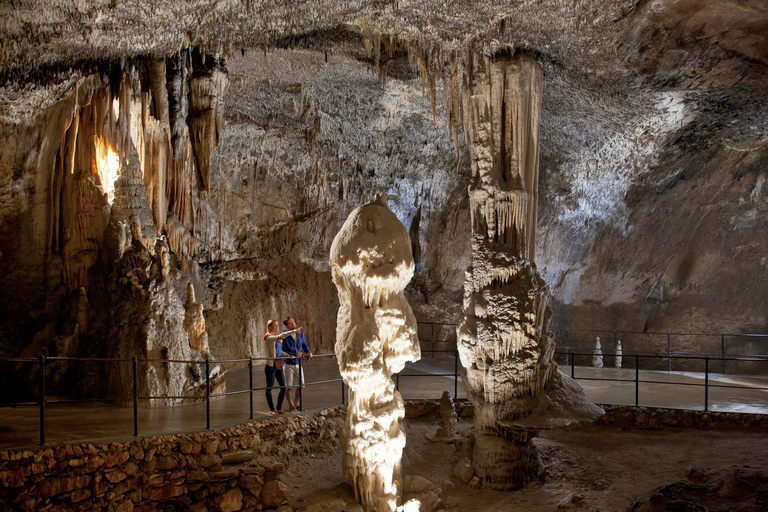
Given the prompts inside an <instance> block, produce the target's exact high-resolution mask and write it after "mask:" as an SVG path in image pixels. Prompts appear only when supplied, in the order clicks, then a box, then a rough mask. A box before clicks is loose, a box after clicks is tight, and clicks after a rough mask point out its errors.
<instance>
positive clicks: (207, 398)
mask: <svg viewBox="0 0 768 512" xmlns="http://www.w3.org/2000/svg"><path fill="white" fill-rule="evenodd" d="M313 357H316V358H324V357H336V356H335V354H321V355H316V356H313ZM272 359H273V358H264V357H251V358H248V359H224V360H216V361H214V360H208V359H206V360H203V361H199V360H197V361H195V360H182V359H147V358H137V357H134V358H132V359H109V358H75V357H45V356H40V357H39V358H37V359H28V358H0V361H4V362H8V363H33V364H37V365H38V368H37V369H38V372H37V373H38V382H37V395H38V399H37V401H34V402H11V403H3V404H0V408H7V407H22V406H34V407H37V408H38V409H39V439H40V444H41V445H44V444H45V431H46V428H45V427H46V406H48V405H54V404H86V403H118V404H125V403H132V406H133V435H134V436H138V435H139V403H140V402H141V401H151V400H178V401H182V400H183V401H187V402H203V401H204V402H205V428H206V429H210V428H211V400H213V399H216V398H223V397H227V396H234V395H241V394H245V393H248V394H249V404H250V415H249V419H251V420H252V419H253V418H254V408H253V404H254V400H253V393H254V392H255V391H266V390H267V389H275V388H277V389H279V386H273V387H270V388H267V387H260V388H256V387H254V384H253V366H254V362H259V361H266V360H272ZM283 359H287V358H283ZM301 361H302V358H299V359H298V366H299V384H298V385H294V386H285V387H286V389H287V390H291V389H295V388H298V390H299V408H298V410H299V411H303V398H304V387H305V386H312V385H320V384H328V383H332V382H339V383H340V385H341V395H340V396H341V400H340V403H341V404H343V403H344V402H345V389H344V388H345V386H344V383H343V381H342V379H341V378H338V379H330V380H322V381H313V382H304V380H303V372H302V371H301V365H302V363H301ZM56 362H70V363H71V362H85V363H101V364H105V363H118V364H128V363H130V364H131V375H132V381H133V385H132V394H131V396H120V397H111V398H110V397H99V398H80V399H78V398H67V399H62V398H57V397H55V395H54V396H52V395H50V394H49V393H48V390H47V388H46V370H48V369H50V365H51V364H53V363H56ZM139 363H150V364H151V363H156V364H163V365H168V364H176V363H179V364H195V365H200V366H203V367H204V368H205V382H204V396H201V397H198V396H189V395H182V396H174V395H161V396H153V395H140V394H139V378H138V377H139ZM227 363H247V367H248V381H249V385H248V389H245V390H237V391H229V392H222V393H212V392H211V390H212V380H213V378H212V377H214V376H213V375H212V373H211V365H217V364H227Z"/></svg>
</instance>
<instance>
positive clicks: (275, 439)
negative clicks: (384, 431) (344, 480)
mask: <svg viewBox="0 0 768 512" xmlns="http://www.w3.org/2000/svg"><path fill="white" fill-rule="evenodd" d="M344 414H345V408H344V407H340V408H334V409H325V410H323V411H321V412H319V413H317V414H315V415H314V416H292V417H281V418H275V419H269V420H266V421H261V422H249V423H245V424H242V425H238V426H236V427H232V428H229V429H225V430H221V431H218V432H197V433H193V434H179V435H163V436H155V437H146V438H138V439H135V440H131V441H128V442H124V443H120V442H113V443H111V444H108V445H106V444H105V445H94V444H81V445H66V446H60V447H40V448H38V449H36V450H25V451H4V452H0V508H1V509H3V510H40V511H70V510H75V511H77V510H110V511H154V510H163V509H168V510H192V511H208V510H215V511H233V510H264V509H277V508H279V507H280V506H281V505H283V504H285V503H287V500H288V491H287V488H286V486H285V485H284V484H283V483H282V482H281V480H280V476H281V473H282V471H283V469H284V464H283V461H286V460H287V459H288V457H289V456H291V455H294V454H300V453H305V452H308V451H309V450H310V449H311V450H312V452H313V453H317V452H318V451H324V450H331V449H335V448H337V447H338V438H337V432H338V431H339V430H340V428H341V424H342V421H343V418H344Z"/></svg>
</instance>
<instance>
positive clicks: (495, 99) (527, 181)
mask: <svg viewBox="0 0 768 512" xmlns="http://www.w3.org/2000/svg"><path fill="white" fill-rule="evenodd" d="M479 63H480V67H479V68H478V69H476V70H475V73H474V81H473V83H472V84H471V87H469V88H468V89H466V90H465V94H464V97H463V109H464V112H463V114H464V119H465V127H466V128H465V134H466V137H467V142H468V144H469V147H470V152H471V163H472V182H471V185H470V188H469V197H470V212H471V222H472V266H471V267H470V268H469V269H468V270H467V272H466V280H465V290H464V314H465V317H464V320H463V322H462V323H461V324H460V325H459V328H458V350H459V355H460V357H461V362H462V365H463V366H464V368H465V369H466V378H465V379H464V386H465V388H466V390H467V394H468V396H469V397H470V398H471V399H472V401H473V402H474V403H475V434H476V438H475V446H474V453H473V459H474V460H473V463H474V466H475V471H476V473H477V475H478V476H479V477H480V478H481V479H482V480H483V482H484V484H485V485H487V486H489V487H491V488H494V489H497V490H509V489H515V488H519V487H521V486H522V485H524V484H525V483H526V482H527V481H528V480H530V479H531V478H534V477H536V476H537V475H538V474H540V472H541V469H542V463H541V460H540V459H539V457H538V454H537V452H536V449H535V447H534V446H533V444H532V443H531V439H532V438H533V437H534V436H535V435H536V433H537V432H538V429H539V428H541V427H543V426H551V421H550V418H548V416H550V415H552V416H563V415H565V416H571V417H574V416H586V417H594V416H596V415H597V414H599V413H600V409H599V408H597V407H594V406H591V404H588V403H587V402H586V399H585V398H584V397H583V393H582V395H581V396H580V397H577V391H578V388H577V386H573V385H571V384H570V383H567V382H565V381H564V380H563V379H564V377H563V376H562V375H561V374H559V373H557V372H556V371H555V370H556V368H557V365H556V363H555V362H554V361H553V360H552V357H553V355H554V349H555V345H554V342H553V340H552V335H551V333H549V332H548V330H547V327H548V324H549V320H550V317H551V311H550V309H549V308H548V307H547V300H548V296H549V292H548V289H547V286H546V284H545V283H544V281H543V280H542V279H541V277H540V276H539V274H538V272H537V271H536V267H535V263H534V257H535V239H536V233H535V229H536V207H537V199H538V198H537V194H538V171H539V168H538V153H539V112H540V105H541V92H542V72H541V69H540V67H539V65H538V63H537V62H536V60H535V59H534V58H533V57H531V56H529V55H525V54H517V55H513V56H499V57H491V58H487V59H482V60H480V61H479ZM550 391H551V393H549V392H550ZM547 393H549V395H551V397H554V399H555V401H556V402H560V403H558V404H557V405H556V406H555V407H554V409H555V410H552V409H553V408H552V407H550V406H552V405H553V404H552V403H551V402H549V403H548V402H547V400H541V398H543V397H544V395H545V394H547ZM563 399H564V400H565V402H566V403H567V402H570V401H572V402H573V403H572V404H569V405H578V404H580V403H581V404H584V407H581V408H579V407H572V408H571V409H572V410H571V411H569V413H567V414H564V413H565V410H564V409H565V408H568V406H567V405H566V406H565V407H564V406H563V404H562V402H563ZM587 404H588V405H587ZM589 406H591V408H590V407H589ZM535 409H538V412H539V413H542V412H543V410H545V409H550V410H549V411H548V412H547V413H544V414H534V410H535ZM576 409H582V410H580V411H577V410H576ZM574 412H575V413H576V414H571V413H574Z"/></svg>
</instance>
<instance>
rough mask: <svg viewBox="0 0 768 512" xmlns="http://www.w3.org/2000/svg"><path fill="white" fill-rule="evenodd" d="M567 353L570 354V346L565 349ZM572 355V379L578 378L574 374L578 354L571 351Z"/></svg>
mask: <svg viewBox="0 0 768 512" xmlns="http://www.w3.org/2000/svg"><path fill="white" fill-rule="evenodd" d="M565 333H566V334H568V331H565ZM565 354H566V356H567V355H568V348H567V347H566V349H565ZM570 355H571V378H572V379H576V377H575V376H574V369H575V367H576V354H575V353H573V352H571V354H570Z"/></svg>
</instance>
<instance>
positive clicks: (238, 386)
mask: <svg viewBox="0 0 768 512" xmlns="http://www.w3.org/2000/svg"><path fill="white" fill-rule="evenodd" d="M455 364H456V363H455V359H454V357H453V356H452V355H451V354H449V353H442V354H437V355H435V357H431V356H430V355H429V354H425V355H424V356H423V359H422V360H421V361H419V362H417V363H409V364H408V365H407V366H406V369H405V370H404V371H403V372H402V375H401V376H400V377H399V378H396V379H395V381H396V383H397V386H398V388H399V390H400V392H401V393H402V394H403V397H404V398H406V399H409V398H440V396H441V394H442V393H443V391H444V390H448V391H450V392H451V394H452V395H453V394H454V390H455V389H456V390H457V391H458V397H459V398H464V397H466V394H465V392H464V388H463V385H462V383H461V377H459V378H458V380H456V379H454V370H455V368H456V366H455ZM560 370H561V371H563V373H565V374H567V375H570V374H571V367H566V366H561V367H560ZM304 371H305V375H306V377H307V381H308V385H307V386H306V388H305V390H304V403H305V405H306V407H307V408H308V409H309V410H313V411H314V410H319V409H322V408H325V407H331V406H336V405H339V404H340V403H341V402H342V386H341V383H340V382H330V383H324V384H316V385H313V384H312V382H316V381H324V380H332V379H338V378H339V370H338V367H337V363H336V360H335V359H334V358H322V359H321V358H314V359H312V360H309V361H306V363H305V370H304ZM441 374H449V375H447V376H446V375H442V376H438V375H441ZM263 375H264V372H263V370H262V368H261V367H259V366H256V367H255V368H254V376H253V382H254V387H262V386H263V385H264V384H263V380H264V377H263ZM574 376H575V377H576V379H577V381H578V382H579V384H580V385H581V386H582V387H583V388H584V390H585V392H586V394H587V396H588V397H589V398H590V399H591V400H592V401H593V402H596V403H606V404H608V403H611V404H624V405H634V404H635V399H636V394H635V379H636V377H639V386H638V388H637V391H638V392H637V399H638V403H639V404H640V405H643V406H651V407H668V408H685V409H698V410H702V409H704V395H705V390H706V392H707V395H708V409H709V410H712V411H720V412H741V413H762V414H768V377H755V376H735V375H721V374H713V373H710V374H709V384H708V386H706V385H705V379H704V374H701V373H686V372H671V373H669V372H662V371H649V370H641V371H640V372H638V373H637V374H636V372H635V370H634V369H614V368H592V367H581V366H577V367H575V368H574ZM592 379H594V380H592ZM607 379H611V380H607ZM618 380H620V381H621V382H617V381H618ZM247 389H248V372H247V369H236V370H234V371H229V372H228V373H227V391H237V390H247ZM274 394H275V395H277V392H276V391H275V392H274ZM344 394H345V396H344V400H345V401H346V393H344ZM249 398H250V395H249V393H247V392H246V393H242V394H238V395H232V396H227V397H220V398H217V399H213V400H211V403H210V418H211V428H212V429H214V430H218V429H222V428H227V427H231V426H233V425H237V424H239V423H243V422H246V421H248V419H249V415H250V403H249ZM253 406H254V419H255V420H261V419H267V418H271V417H272V416H270V415H269V411H268V409H267V406H266V400H265V398H264V391H254V392H253ZM284 408H287V402H286V403H284ZM291 414H298V413H297V412H294V413H291ZM0 415H1V416H0V449H3V450H7V449H11V448H20V447H31V446H36V445H37V444H38V443H39V439H40V437H39V410H38V408H36V407H33V406H27V407H6V408H2V409H0ZM205 428H206V405H205V403H198V404H189V405H180V406H175V407H156V408H140V409H139V413H138V431H139V435H141V436H151V435H157V434H171V433H179V432H194V431H200V430H205ZM132 435H133V409H132V408H131V407H115V406H112V405H106V404H102V403H84V404H48V405H47V407H46V422H45V436H46V444H48V445H61V444H72V443H82V442H93V443H96V442H99V443H104V442H110V441H114V440H120V439H129V438H131V437H132Z"/></svg>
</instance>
